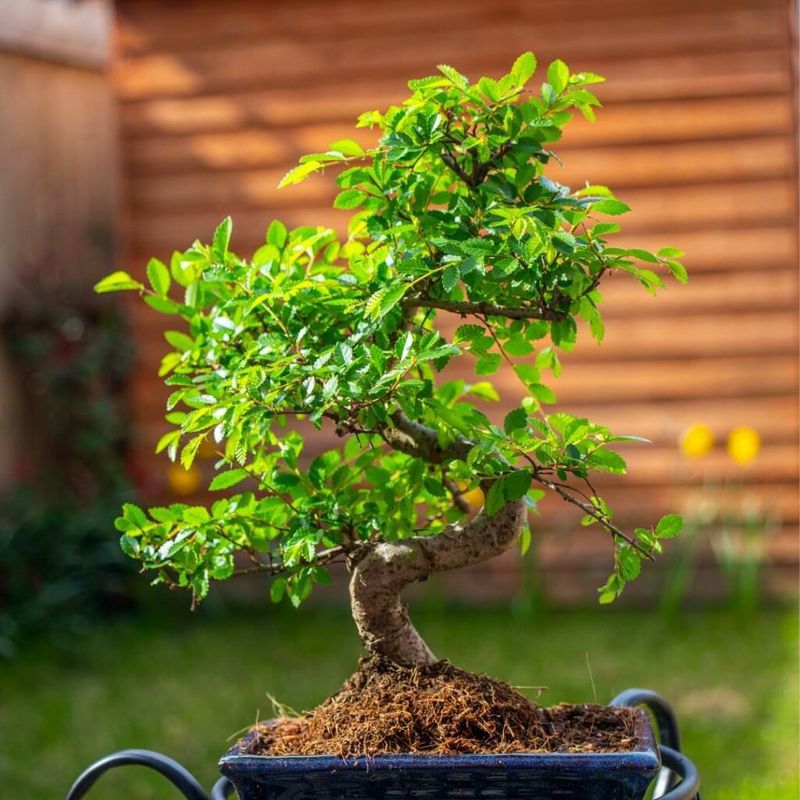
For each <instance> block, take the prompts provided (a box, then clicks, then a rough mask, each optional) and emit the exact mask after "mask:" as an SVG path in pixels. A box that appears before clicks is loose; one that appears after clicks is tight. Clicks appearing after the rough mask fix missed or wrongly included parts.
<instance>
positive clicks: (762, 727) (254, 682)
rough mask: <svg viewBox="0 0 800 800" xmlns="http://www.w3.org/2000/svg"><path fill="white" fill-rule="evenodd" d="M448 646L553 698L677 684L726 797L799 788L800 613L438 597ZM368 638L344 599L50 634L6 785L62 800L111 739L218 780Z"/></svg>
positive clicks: (33, 796)
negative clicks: (230, 750) (234, 746)
mask: <svg viewBox="0 0 800 800" xmlns="http://www.w3.org/2000/svg"><path fill="white" fill-rule="evenodd" d="M415 618H416V620H417V621H418V624H419V626H420V627H421V628H422V630H424V632H425V635H426V638H427V639H428V641H429V642H430V644H431V646H432V647H433V649H434V650H435V651H436V652H437V653H439V654H446V655H447V656H448V657H449V658H450V659H451V660H452V661H454V662H456V663H457V664H459V665H460V666H463V667H466V668H469V669H474V670H478V671H483V672H487V673H490V674H492V675H495V676H497V677H501V678H503V679H505V680H508V681H509V682H511V683H513V684H515V685H518V686H531V685H545V686H547V687H549V689H548V691H547V692H546V693H545V695H544V700H545V702H547V703H556V702H559V701H562V700H569V701H574V702H582V701H589V700H592V699H593V689H592V681H591V680H590V676H589V671H588V669H587V653H588V662H589V663H590V664H591V672H592V677H593V679H594V685H595V687H596V691H597V697H598V699H600V700H602V701H605V700H609V699H610V698H611V697H612V696H613V695H614V694H615V693H616V692H618V691H619V690H622V689H625V688H627V687H630V686H645V687H649V688H653V689H656V690H658V691H660V692H662V693H663V694H664V695H666V697H667V698H670V699H672V700H673V701H674V702H675V705H676V707H677V710H678V713H679V716H680V719H681V722H682V724H683V730H684V739H685V744H684V747H685V750H686V752H687V753H688V754H689V755H690V756H691V758H692V759H694V760H695V762H696V763H697V764H698V766H699V768H700V771H701V774H702V777H703V783H704V786H705V789H706V795H705V796H706V798H708V800H759V799H760V798H764V800H766V798H769V800H797V798H798V788H799V787H798V775H797V767H798V764H797V746H798V730H797V714H798V690H797V689H798V674H797V647H798V635H797V634H798V626H797V616H796V615H795V614H794V613H792V612H789V611H770V612H762V613H760V614H757V615H755V616H752V617H749V618H745V619H742V618H740V617H738V616H737V615H736V614H734V613H732V612H727V611H725V612H723V611H697V612H693V613H690V614H687V615H685V616H684V617H682V618H681V619H680V620H679V621H674V622H668V621H665V620H664V619H663V618H662V617H659V616H658V615H657V614H655V613H653V612H645V611H625V610H610V611H606V610H601V609H597V610H592V611H584V612H554V613H549V614H536V615H514V614H512V613H511V612H510V611H508V610H504V609H496V610H485V611H475V610H468V609H463V608H444V607H442V608H438V609H434V608H428V609H425V610H422V611H420V612H418V613H416V614H415ZM358 653H359V645H358V642H357V640H356V636H355V633H354V630H353V626H352V624H351V622H350V621H349V619H348V618H347V616H346V615H345V614H344V613H343V612H339V611H324V610H320V609H316V610H313V609H307V610H305V611H304V613H302V614H295V613H287V612H280V613H276V612H275V611H274V610H273V609H267V608H265V609H263V613H260V614H257V615H256V614H254V613H252V612H246V613H244V614H242V615H241V616H231V615H229V614H228V615H216V616H215V615H210V614H205V615H199V614H196V615H189V614H188V613H187V614H178V615H167V616H165V617H164V618H161V619H158V620H154V619H137V620H128V621H125V622H121V623H117V624H114V625H108V626H107V627H100V628H97V629H95V630H94V631H93V632H91V633H90V634H89V635H88V636H87V637H86V638H85V639H83V640H81V641H80V642H79V643H77V644H76V645H75V646H74V647H72V648H71V649H70V650H68V651H65V650H63V648H62V649H58V650H56V649H54V648H53V647H52V646H48V644H47V643H45V642H40V643H38V644H36V645H34V646H31V647H29V648H27V649H26V651H25V652H24V653H23V654H22V655H21V656H20V658H19V659H18V660H17V661H15V662H11V663H0V786H2V787H3V797H4V798H9V799H11V798H14V800H57V798H59V797H63V795H64V793H65V791H66V789H67V787H68V786H69V784H70V782H71V781H72V779H73V778H74V777H75V775H76V773H77V772H78V771H79V770H80V769H81V768H82V767H83V766H84V765H86V764H87V763H88V762H89V761H91V760H92V759H94V758H96V757H97V756H100V755H102V754H104V753H106V752H108V751H110V750H116V749H119V748H124V747H145V748H149V749H153V750H160V751H162V752H164V753H167V754H169V755H171V756H173V757H174V758H177V759H178V760H179V761H181V762H182V763H184V764H185V765H186V766H188V767H189V768H190V769H191V770H192V771H193V772H194V773H195V774H196V775H197V777H198V778H199V779H200V780H201V781H202V782H203V783H204V785H206V786H210V785H211V783H212V782H213V780H214V779H215V775H216V770H215V763H216V760H217V758H218V757H219V756H220V755H221V754H222V752H223V751H224V750H225V749H226V748H227V747H228V744H229V741H228V738H229V737H230V736H231V735H233V734H234V733H235V732H236V731H237V730H238V729H241V728H242V727H243V726H246V725H247V724H248V723H251V722H253V721H254V720H255V719H256V718H257V717H260V718H262V719H263V718H265V717H267V716H269V714H270V711H271V704H270V701H269V700H268V698H267V694H268V693H269V694H271V695H273V696H274V697H276V698H278V699H279V700H280V701H282V702H284V703H286V704H288V705H289V706H291V707H293V708H296V709H304V708H309V707H311V706H313V705H315V704H316V703H318V702H320V701H321V700H322V699H323V698H324V697H325V696H326V695H327V694H329V693H330V692H332V691H334V690H335V689H336V688H338V686H339V685H340V684H341V682H342V680H343V679H344V678H345V677H346V676H347V675H348V674H349V673H350V672H351V671H352V670H353V668H354V666H355V662H356V658H357V656H358ZM90 797H91V798H94V800H103V799H104V798H105V799H106V800H111V798H114V799H115V800H145V798H152V799H153V800H155V798H172V800H177V793H176V792H175V791H174V790H172V789H169V788H167V787H165V786H164V785H163V784H162V783H161V779H160V778H159V777H158V776H155V775H149V774H145V773H143V772H141V771H131V773H129V774H125V773H124V772H123V773H121V774H119V775H118V776H113V775H108V776H106V777H105V778H103V779H102V781H101V782H100V783H99V784H98V785H97V787H96V788H95V789H94V790H93V792H92V793H91V794H90Z"/></svg>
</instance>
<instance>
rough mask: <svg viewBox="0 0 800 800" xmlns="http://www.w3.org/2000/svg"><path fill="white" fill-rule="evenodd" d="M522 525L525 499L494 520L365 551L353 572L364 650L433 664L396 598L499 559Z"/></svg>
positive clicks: (477, 519) (407, 663)
mask: <svg viewBox="0 0 800 800" xmlns="http://www.w3.org/2000/svg"><path fill="white" fill-rule="evenodd" d="M526 521H527V506H526V504H525V500H524V498H523V499H521V500H517V501H514V502H512V503H506V505H505V506H503V507H502V508H501V509H500V510H499V511H497V512H496V513H495V514H494V515H493V516H491V517H488V516H486V515H485V514H484V513H483V512H481V513H479V514H478V515H477V516H476V517H475V518H474V519H472V520H471V521H469V522H466V523H458V524H454V525H449V526H448V527H447V528H445V530H443V531H442V532H441V533H438V534H436V535H434V536H414V537H412V538H410V539H405V540H402V541H398V542H381V543H379V544H375V545H373V546H372V547H370V548H369V549H368V550H367V552H366V553H365V555H363V556H362V557H361V559H360V560H359V561H358V562H357V563H356V564H355V565H354V567H353V568H352V577H351V580H350V600H351V603H352V610H353V619H354V620H355V623H356V626H357V627H358V632H359V634H360V636H361V640H362V641H363V643H364V646H365V647H366V648H367V650H368V651H369V652H371V653H373V654H375V655H379V656H383V657H385V658H388V659H390V660H391V661H394V662H395V663H397V664H401V665H404V666H420V665H425V664H433V663H435V662H436V661H437V658H436V656H435V655H434V654H433V652H431V649H430V648H429V647H428V645H427V644H426V643H425V641H424V640H423V638H422V637H421V636H420V635H419V633H418V632H417V630H416V628H414V626H413V624H412V623H411V620H410V619H409V616H408V610H407V609H406V606H405V604H404V603H403V601H402V599H401V597H400V595H401V592H402V591H403V589H405V587H406V586H408V585H409V584H410V583H413V582H414V581H419V580H423V579H425V578H427V577H428V576H429V575H431V574H433V573H436V572H445V571H447V570H451V569H458V568H460V567H466V566H468V565H470V564H478V563H480V562H482V561H486V560H488V559H490V558H494V557H495V556H498V555H500V554H501V553H502V552H504V551H505V550H507V549H508V548H509V547H510V546H511V545H512V544H513V543H514V541H515V540H516V539H517V537H518V536H519V534H520V532H521V531H522V528H523V527H524V525H525V523H526Z"/></svg>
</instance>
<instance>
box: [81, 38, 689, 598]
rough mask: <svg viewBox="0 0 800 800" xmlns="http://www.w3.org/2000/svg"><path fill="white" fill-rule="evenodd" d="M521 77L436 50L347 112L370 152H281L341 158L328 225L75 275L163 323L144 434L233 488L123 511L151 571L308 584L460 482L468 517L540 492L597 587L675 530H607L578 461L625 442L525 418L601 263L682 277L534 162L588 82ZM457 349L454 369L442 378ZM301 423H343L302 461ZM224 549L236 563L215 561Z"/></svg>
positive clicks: (301, 588) (445, 513)
mask: <svg viewBox="0 0 800 800" xmlns="http://www.w3.org/2000/svg"><path fill="white" fill-rule="evenodd" d="M535 70H536V59H535V58H534V56H533V54H531V53H525V54H523V55H521V56H520V57H519V58H518V59H517V60H516V62H515V63H514V65H513V67H512V69H511V71H510V73H509V74H508V75H505V76H503V77H502V78H501V79H499V80H493V79H491V78H485V77H484V78H481V79H480V80H479V81H478V82H477V83H476V84H471V83H470V82H469V81H468V79H467V78H466V77H465V76H463V75H461V74H460V73H459V72H457V71H456V70H455V69H453V68H452V67H449V66H440V67H439V74H437V75H434V76H431V77H427V78H422V79H419V80H412V81H410V82H409V87H410V89H411V95H410V97H409V98H408V99H407V100H406V101H405V102H404V103H403V104H402V105H400V106H394V107H391V108H389V109H388V110H387V111H386V112H385V113H380V112H378V111H370V112H367V113H365V114H362V115H361V117H360V118H359V121H358V126H359V127H370V128H377V129H378V130H379V131H380V134H381V135H380V139H379V141H378V143H377V144H376V146H375V147H374V148H372V149H369V150H366V151H365V150H363V149H362V147H361V146H360V145H359V144H358V143H356V142H355V141H352V140H349V139H346V140H341V141H337V142H334V143H333V144H332V145H331V146H330V148H329V150H328V151H326V152H324V153H315V154H311V155H307V156H304V157H303V158H301V159H300V163H299V165H298V166H297V167H295V168H294V169H292V170H291V171H290V172H289V173H287V175H286V176H285V177H284V178H283V180H282V182H281V186H289V185H291V184H295V183H298V182H300V181H302V180H304V179H305V178H307V177H308V176H309V175H311V174H313V173H315V172H319V171H323V170H326V169H330V168H337V167H338V168H343V169H340V171H339V172H338V175H337V178H336V180H337V183H338V185H339V187H340V192H339V194H338V195H337V197H336V200H335V202H334V205H335V206H336V207H337V208H341V209H351V210H352V211H353V215H352V217H351V219H350V223H349V231H348V236H347V238H346V239H345V241H340V240H339V238H338V237H337V234H336V233H335V232H334V231H333V230H330V229H327V228H321V227H318V228H314V227H301V228H296V229H294V230H287V228H286V227H285V226H284V225H283V224H282V223H281V222H279V221H277V220H276V221H273V222H272V223H271V224H270V226H269V228H268V230H267V234H266V240H265V243H264V244H263V246H261V247H260V248H259V249H258V250H257V251H256V252H255V253H254V254H253V256H252V258H250V259H243V258H240V257H239V256H237V255H235V254H234V253H233V252H232V251H231V250H230V239H231V231H232V224H231V220H230V219H226V220H224V221H223V222H222V223H221V224H220V226H219V227H218V228H217V230H216V232H215V233H214V236H213V239H212V241H211V243H210V244H203V243H201V242H199V241H196V242H195V243H194V244H193V245H192V246H191V247H190V248H189V249H188V250H186V251H185V252H176V253H175V254H174V255H173V257H172V260H171V262H170V264H169V266H167V265H165V264H163V263H161V262H160V261H158V260H155V259H153V260H151V261H150V262H149V264H148V265H147V279H148V284H149V285H144V284H143V283H141V282H139V281H137V280H135V279H134V278H132V277H131V276H129V275H128V274H127V273H124V272H116V273H114V274H112V275H110V276H109V277H107V278H106V279H105V280H103V281H101V282H100V283H99V284H98V286H97V287H96V288H97V290H98V291H101V292H103V291H114V290H123V289H130V290H134V291H137V292H139V293H140V294H141V295H143V297H144V300H145V302H147V303H148V304H149V305H150V306H152V307H153V308H154V309H155V310H156V311H159V312H161V313H163V314H167V315H172V316H174V317H176V318H177V319H178V320H179V321H181V322H183V323H185V324H184V325H182V326H181V329H180V330H173V331H169V332H167V333H166V334H165V336H166V340H167V342H168V343H169V345H170V346H171V348H172V350H171V351H170V352H168V353H167V354H166V355H165V356H164V359H163V361H162V365H161V370H160V375H161V376H162V377H164V378H165V379H166V382H167V384H169V385H170V386H171V387H172V394H171V395H170V397H169V401H168V414H167V417H166V419H167V421H168V422H169V424H170V426H171V429H170V430H169V431H168V432H167V433H166V434H165V435H164V436H163V437H162V439H161V441H160V442H159V444H158V450H159V451H166V452H167V453H168V454H169V456H170V458H172V459H179V460H180V462H181V463H182V464H183V465H184V466H185V467H187V468H188V467H189V466H190V465H191V464H192V462H193V460H194V458H195V456H196V455H197V452H198V449H199V448H200V446H201V444H203V443H204V442H207V441H210V442H213V443H214V446H215V448H216V451H217V454H218V461H217V464H216V468H217V470H218V473H217V475H216V476H215V478H214V479H213V481H212V482H211V485H210V489H211V490H230V489H233V488H234V487H236V493H235V494H231V495H230V496H226V497H224V498H223V499H220V500H218V501H217V502H215V503H214V504H213V505H212V506H211V507H210V508H206V507H203V506H190V505H184V504H174V505H171V506H169V507H164V508H151V509H149V511H148V512H145V511H143V510H141V509H140V508H138V507H136V506H134V505H126V506H125V508H124V512H123V515H122V516H121V517H120V518H119V519H118V520H117V522H116V525H117V528H118V529H119V530H120V531H121V532H122V534H123V535H122V546H123V548H124V549H125V551H126V552H127V553H129V554H130V555H131V556H133V557H135V558H137V559H139V560H141V561H142V562H143V564H144V565H145V566H146V567H148V568H150V569H153V570H155V571H156V573H157V577H156V580H157V581H160V582H169V583H173V584H178V585H180V586H183V587H187V588H189V589H190V590H191V591H192V592H193V594H194V596H195V597H196V598H202V597H203V596H204V595H205V594H206V592H207V591H208V587H209V582H210V581H211V580H222V579H225V578H228V577H230V576H232V575H234V574H238V573H240V572H249V571H265V572H269V573H271V574H273V575H274V576H276V577H275V578H274V579H273V581H272V583H271V596H272V599H273V600H276V601H277V600H280V599H281V598H282V597H284V596H287V597H288V598H289V599H290V600H291V601H292V602H293V603H295V604H299V603H300V602H301V601H302V600H303V599H304V598H306V597H307V596H308V594H309V592H310V591H311V589H312V586H313V584H314V583H316V582H324V581H326V580H327V579H328V577H327V571H326V564H328V563H330V562H331V561H333V560H336V559H347V558H352V557H353V556H354V554H357V553H358V552H359V548H363V547H365V546H368V545H370V544H373V543H375V542H379V541H394V540H397V539H404V538H407V537H411V536H420V535H435V534H436V533H438V532H440V531H441V530H443V528H444V527H445V526H446V525H447V524H448V523H449V522H452V521H454V520H456V519H458V518H459V517H463V516H464V515H465V514H467V513H468V511H467V509H466V505H465V503H464V502H463V497H462V496H463V493H464V492H466V491H469V490H471V489H474V488H476V487H481V488H483V490H484V492H485V507H484V513H485V514H487V515H491V514H493V513H496V512H497V511H498V510H499V509H500V508H501V507H503V506H504V504H505V503H507V502H509V501H516V500H519V499H520V498H522V497H527V500H528V502H529V505H530V507H531V509H535V507H536V502H537V501H538V500H539V499H540V498H541V496H542V495H543V493H544V492H545V491H548V490H549V491H553V492H555V493H557V494H558V495H560V496H561V497H562V498H563V499H564V500H565V501H567V502H569V503H571V504H573V505H575V506H576V507H577V508H578V511H579V513H581V514H582V517H583V523H584V524H587V525H589V524H596V525H598V526H600V527H601V528H603V529H605V531H606V532H607V533H608V534H610V535H611V537H612V538H613V540H614V542H615V545H616V547H615V559H614V568H613V572H612V574H611V576H610V578H609V580H608V582H607V583H606V584H605V586H603V587H601V589H600V600H601V602H609V601H611V600H612V599H614V597H616V596H617V595H618V594H619V593H620V592H621V591H622V588H623V587H624V585H625V582H626V581H628V580H631V579H633V578H635V577H636V576H637V575H638V574H639V571H640V566H641V560H642V559H644V558H650V557H652V555H653V554H655V553H657V552H658V551H659V550H660V541H659V540H660V539H663V538H668V537H671V536H674V535H676V534H677V533H678V532H679V530H680V527H681V520H680V518H679V517H677V516H675V515H668V516H666V517H663V518H662V519H661V520H660V521H659V522H658V523H657V524H656V525H655V526H654V527H652V528H639V529H636V530H635V531H633V532H632V533H626V532H624V531H622V530H620V529H619V528H618V527H617V526H616V525H615V523H614V521H613V512H612V510H611V509H610V508H609V507H608V505H607V504H606V502H605V501H604V500H603V499H602V498H601V497H599V496H598V495H597V493H596V491H595V490H594V488H593V485H592V475H593V474H594V473H597V472H612V473H622V472H624V471H625V462H624V460H623V458H622V457H621V456H620V455H619V454H618V453H617V452H615V451H614V449H612V448H613V446H614V445H615V444H616V443H618V442H622V441H627V440H630V439H635V438H636V437H628V436H618V435H615V434H613V433H612V432H611V431H609V430H608V429H607V428H605V427H603V426H602V425H597V424H594V423H592V422H591V421H589V420H588V419H584V418H576V417H573V416H571V415H569V414H566V413H563V412H556V413H548V412H547V411H546V407H547V406H549V405H550V404H552V403H554V402H555V401H556V396H555V393H554V392H553V390H552V388H551V387H550V386H549V385H548V383H549V381H550V379H551V377H556V376H558V374H559V373H560V371H561V362H560V360H559V355H558V352H559V350H561V351H569V350H570V349H571V348H572V346H573V345H574V343H575V340H576V336H577V335H578V322H579V321H581V320H582V321H583V322H584V323H586V325H587V326H588V329H589V331H590V333H591V335H592V336H593V337H594V338H595V339H597V341H598V342H599V341H602V339H603V331H604V327H603V319H602V315H601V313H600V303H601V300H602V298H601V295H600V291H599V287H600V284H601V281H602V279H603V278H604V277H606V276H608V275H610V274H611V273H614V272H624V273H627V274H628V275H629V276H631V277H632V278H633V279H635V280H638V281H639V283H641V284H642V286H643V287H644V289H645V290H646V291H648V292H650V293H655V292H656V291H657V290H659V289H661V288H662V287H663V286H664V282H663V277H662V276H665V275H666V276H669V275H670V274H671V275H672V276H673V277H674V278H676V279H677V280H678V281H679V282H681V283H683V282H685V281H686V272H685V270H684V268H683V266H682V265H681V263H680V262H679V261H678V260H677V259H679V258H680V257H681V255H682V254H681V253H680V251H678V250H675V249H674V248H664V249H662V250H660V251H659V252H657V253H652V252H649V251H647V250H642V249H630V248H621V247H617V246H614V245H613V243H612V241H611V240H612V237H613V235H614V234H615V233H617V231H618V230H619V225H618V223H617V222H616V221H614V218H616V217H619V216H620V215H623V214H625V213H626V212H627V211H628V210H629V208H628V206H627V205H626V204H625V203H624V202H622V201H621V200H619V199H617V198H616V197H615V196H614V194H613V193H612V191H611V190H610V189H609V188H607V187H605V186H585V187H582V188H580V189H578V190H577V191H571V190H570V189H569V188H568V187H566V186H562V185H560V184H559V183H557V182H555V181H554V180H553V179H552V178H551V177H548V176H546V175H545V171H546V170H547V168H548V166H549V165H551V164H552V162H553V161H558V158H557V156H556V155H555V153H554V152H553V151H552V149H551V147H552V146H553V144H554V143H555V142H557V141H558V139H559V138H560V137H561V134H562V130H563V128H564V127H565V126H566V125H567V124H568V123H569V121H570V119H571V118H572V115H573V113H574V112H575V111H578V112H580V113H582V114H583V115H584V116H585V117H587V118H589V119H590V120H592V119H594V108H595V107H596V106H598V105H599V102H598V100H597V99H596V97H595V96H594V95H593V94H592V92H591V91H590V90H589V88H587V87H589V86H591V85H592V84H595V83H599V82H601V81H602V80H603V79H602V78H600V77H599V76H597V75H594V74H592V73H587V72H582V73H575V74H573V73H570V71H569V69H568V67H567V65H566V64H564V63H563V62H562V61H554V62H553V63H551V64H550V65H549V67H548V68H547V76H546V81H545V82H544V83H543V84H542V85H541V88H540V90H539V91H538V92H534V91H531V90H529V89H527V88H526V86H527V84H528V81H529V80H530V78H531V77H532V75H533V73H534V71H535ZM444 312H449V313H450V314H454V315H457V316H458V317H460V322H461V324H460V325H458V327H457V328H456V329H455V330H454V332H453V331H452V330H451V329H450V328H448V326H447V325H446V324H445V325H444V326H442V325H440V324H437V323H440V322H441V321H442V315H443V313H444ZM504 361H505V362H507V363H508V364H509V365H510V366H511V368H512V369H513V371H514V373H516V376H517V377H518V378H519V380H520V382H521V383H522V385H523V387H524V390H525V396H524V398H523V400H522V402H521V404H520V406H519V407H517V408H515V409H514V410H513V411H511V412H510V413H509V414H508V415H507V416H506V417H505V419H504V421H503V424H502V425H496V424H494V423H493V422H491V421H490V419H489V417H488V416H487V415H486V414H485V413H484V411H483V410H482V407H484V405H485V403H486V401H489V402H491V401H497V400H498V399H499V397H498V393H497V391H496V389H495V388H494V386H493V385H492V383H491V382H490V381H489V380H488V376H490V375H491V374H492V373H494V372H496V371H497V370H498V369H499V368H500V367H501V364H502V363H503V362H504ZM464 364H465V365H466V369H468V370H469V371H470V373H471V375H474V376H475V379H474V380H472V379H470V381H466V380H464V379H462V378H460V377H457V376H455V377H454V375H453V373H454V372H455V373H456V374H458V373H459V369H460V373H461V374H463V373H464V369H465V367H464ZM443 373H445V374H443ZM298 419H300V420H306V421H307V422H306V423H303V424H300V425H298V423H297V420H298ZM308 422H310V423H311V424H312V425H314V426H316V427H317V428H328V427H331V428H332V429H333V430H335V432H336V434H338V435H339V436H340V437H342V439H343V442H342V444H341V446H339V447H336V448H333V449H330V450H328V451H327V452H325V453H323V454H322V455H319V456H318V457H317V458H315V459H314V460H313V461H312V462H311V463H310V465H308V464H306V463H305V462H304V461H303V458H302V450H303V446H304V440H305V436H306V434H307V433H308V432H309V425H308ZM420 431H424V432H425V435H426V436H428V438H429V440H428V441H427V444H425V445H424V446H423V444H422V443H421V442H422V439H420V437H419V436H418V435H417V434H419V432H420ZM404 434H409V435H410V438H409V436H408V435H405V436H404ZM431 437H432V438H431ZM424 438H425V437H423V439H424ZM529 537H530V534H529V532H526V535H524V536H523V549H524V548H525V547H526V546H527V542H528V541H529ZM237 551H244V552H245V553H247V554H248V555H249V557H250V562H251V563H250V566H249V567H245V568H237V566H236V565H235V563H234V553H235V552H237Z"/></svg>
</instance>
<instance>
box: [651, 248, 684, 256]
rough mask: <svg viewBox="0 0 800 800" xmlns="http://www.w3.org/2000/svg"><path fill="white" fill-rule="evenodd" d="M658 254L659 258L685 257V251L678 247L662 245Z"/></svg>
mask: <svg viewBox="0 0 800 800" xmlns="http://www.w3.org/2000/svg"><path fill="white" fill-rule="evenodd" d="M656 255H657V256H658V257H659V258H683V256H684V252H683V250H678V248H677V247H662V248H661V249H660V250H659V251H658V252H657V253H656Z"/></svg>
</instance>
